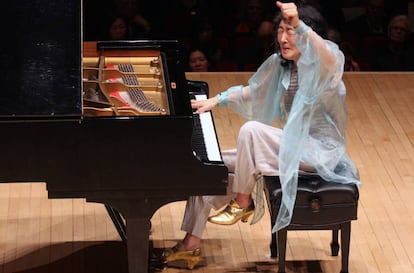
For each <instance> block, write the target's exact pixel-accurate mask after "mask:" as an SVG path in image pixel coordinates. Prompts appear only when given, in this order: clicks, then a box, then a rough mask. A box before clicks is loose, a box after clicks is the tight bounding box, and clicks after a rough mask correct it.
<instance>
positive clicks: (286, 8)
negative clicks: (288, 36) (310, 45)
mask: <svg viewBox="0 0 414 273" xmlns="http://www.w3.org/2000/svg"><path fill="white" fill-rule="evenodd" d="M276 6H277V7H278V8H279V9H280V12H282V15H283V18H285V20H286V23H288V24H289V25H291V26H292V27H294V28H296V27H297V26H299V14H298V8H297V6H296V4H295V3H282V2H280V1H276Z"/></svg>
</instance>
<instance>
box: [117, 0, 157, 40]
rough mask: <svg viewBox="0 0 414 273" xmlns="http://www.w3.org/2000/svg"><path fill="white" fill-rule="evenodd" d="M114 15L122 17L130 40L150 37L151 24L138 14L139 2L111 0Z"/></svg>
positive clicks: (136, 0)
mask: <svg viewBox="0 0 414 273" xmlns="http://www.w3.org/2000/svg"><path fill="white" fill-rule="evenodd" d="M113 4H114V13H115V15H116V16H119V17H122V18H123V19H124V20H125V22H126V24H127V30H128V35H127V36H128V37H129V38H131V39H145V38H149V37H151V24H150V22H149V20H147V19H146V18H145V17H144V16H143V14H141V12H140V3H139V0H113Z"/></svg>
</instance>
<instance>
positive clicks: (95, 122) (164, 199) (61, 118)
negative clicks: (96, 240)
mask: <svg viewBox="0 0 414 273" xmlns="http://www.w3.org/2000/svg"><path fill="white" fill-rule="evenodd" d="M62 39H66V38H62ZM62 43H63V42H62ZM28 45H29V46H30V45H31V44H30V43H28ZM37 46H38V44H36V43H34V47H37ZM62 47H63V45H62ZM73 52H75V53H76V54H77V55H76V54H75V55H76V56H64V58H69V59H71V60H72V58H75V59H76V58H79V60H81V62H80V63H77V62H68V61H66V60H59V62H62V65H63V64H65V65H68V64H71V65H72V66H73V67H72V68H68V67H66V68H65V69H69V70H70V71H71V74H70V75H67V78H69V80H70V82H64V85H63V86H61V88H56V87H57V86H59V83H60V82H59V79H58V78H56V77H55V74H56V73H60V72H55V71H54V70H48V71H47V72H45V73H49V74H48V75H47V77H45V75H43V76H42V77H41V80H43V81H44V82H43V83H42V85H41V87H42V88H39V89H36V85H35V86H34V87H33V88H34V89H31V90H28V89H25V87H24V86H23V88H20V89H19V88H17V87H16V88H15V87H14V86H13V84H14V85H16V83H15V82H12V83H10V82H8V83H7V85H6V89H7V91H8V92H10V93H12V92H15V93H18V94H17V95H16V94H13V100H10V99H9V98H8V97H7V96H8V94H7V93H2V94H1V96H2V97H0V101H8V102H11V101H13V103H15V104H16V107H12V105H7V106H3V105H0V128H1V132H2V133H1V134H0V148H1V150H2V152H3V155H5V156H3V157H2V159H1V164H0V182H27V181H30V182H45V183H46V185H47V190H48V196H49V198H86V200H87V201H89V202H99V203H102V204H105V206H106V207H107V209H108V212H110V215H111V218H112V220H114V223H115V225H116V226H117V228H118V231H120V235H121V238H122V239H123V240H126V244H127V251H128V264H129V265H128V266H129V272H130V273H148V260H149V256H148V254H149V229H150V219H151V217H152V215H153V213H154V212H155V211H156V210H157V209H158V208H160V207H161V206H163V205H165V204H167V203H169V202H173V201H178V200H186V199H187V197H188V196H190V195H210V194H225V192H226V182H227V168H226V167H225V166H224V164H223V162H222V160H221V156H220V152H219V146H218V142H217V138H216V135H215V131H214V123H213V120H212V117H211V115H206V117H207V118H205V117H203V118H202V120H201V122H200V128H201V130H202V133H201V134H198V136H201V137H203V138H205V136H207V134H209V135H210V137H207V138H205V139H207V141H206V144H205V145H199V144H198V143H197V142H198V140H197V138H196V137H195V134H193V131H194V132H195V131H197V130H198V129H199V128H197V127H198V126H197V125H195V120H196V118H195V117H196V116H195V115H193V112H192V109H191V106H190V103H189V100H190V94H191V93H192V92H193V91H194V90H195V92H199V91H200V90H198V89H200V88H199V87H200V86H203V88H201V89H204V90H205V88H206V85H205V83H197V82H191V81H187V80H186V79H185V75H184V72H183V70H182V68H181V55H180V54H181V52H180V51H179V50H178V48H177V42H176V41H122V42H116V43H109V42H107V43H105V42H101V43H98V45H97V52H98V54H97V55H96V56H83V57H82V56H81V54H80V49H79V51H77V50H76V47H75V49H74V48H70V49H68V50H67V51H65V50H63V53H62V54H63V55H64V54H73ZM18 53H19V52H18V51H17V52H16V54H18ZM35 57H37V58H39V62H40V63H41V62H43V61H44V60H45V56H42V55H38V56H33V58H35ZM46 59H47V61H50V60H49V59H48V58H46ZM78 66H79V67H78ZM121 66H125V67H127V69H128V71H123V69H120V68H121ZM15 72H16V73H18V71H17V70H16V71H15ZM30 73H34V71H30ZM131 78H133V80H132V81H130V80H131ZM69 80H68V79H66V80H65V81H69ZM17 84H19V83H17ZM196 89H197V90H196ZM19 92H20V93H21V94H23V93H31V96H30V97H29V99H30V98H33V96H39V98H37V99H36V100H33V101H32V102H36V101H37V100H42V99H43V100H46V101H47V103H43V104H42V105H39V106H38V107H32V109H33V111H32V112H28V111H27V110H26V109H21V108H20V107H19V105H28V104H30V102H27V101H25V100H26V99H27V97H25V96H20V95H19ZM114 92H115V93H114ZM45 95H47V96H49V97H43V98H42V96H45ZM60 95H62V96H63V95H64V96H68V97H69V98H66V99H65V100H63V99H62V98H60V97H59V96H60ZM4 99H6V100H4ZM19 99H20V100H22V101H19ZM14 100H15V101H14ZM77 100H79V101H77ZM54 101H59V102H62V107H59V106H60V105H58V104H55V103H54ZM65 101H66V102H67V103H73V102H74V101H75V104H76V105H70V106H68V105H66V103H65ZM68 109H69V110H68ZM207 123H209V125H207ZM209 143H210V144H209ZM211 151H214V153H212V152H211ZM204 155H205V156H204ZM120 215H122V217H120ZM124 219H125V222H123V221H124ZM124 224H125V225H124Z"/></svg>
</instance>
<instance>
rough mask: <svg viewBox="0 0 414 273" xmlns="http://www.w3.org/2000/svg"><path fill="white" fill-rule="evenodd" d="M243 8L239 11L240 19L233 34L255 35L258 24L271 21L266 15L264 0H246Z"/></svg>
mask: <svg viewBox="0 0 414 273" xmlns="http://www.w3.org/2000/svg"><path fill="white" fill-rule="evenodd" d="M244 3H245V6H244V7H242V8H241V10H240V19H239V21H238V23H237V24H236V26H235V29H234V32H235V33H251V34H253V35H256V34H257V30H258V28H259V26H260V24H261V23H262V22H263V21H265V20H269V19H270V20H271V17H269V16H268V15H267V11H266V7H267V4H266V3H267V2H266V1H265V0H246V1H245V2H244Z"/></svg>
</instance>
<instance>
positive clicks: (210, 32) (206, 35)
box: [191, 19, 224, 64]
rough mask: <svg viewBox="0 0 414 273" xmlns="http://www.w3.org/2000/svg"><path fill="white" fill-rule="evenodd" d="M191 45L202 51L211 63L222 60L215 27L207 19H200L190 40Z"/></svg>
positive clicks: (221, 50) (221, 49)
mask: <svg viewBox="0 0 414 273" xmlns="http://www.w3.org/2000/svg"><path fill="white" fill-rule="evenodd" d="M191 47H192V48H198V49H200V50H201V51H203V52H204V53H205V54H206V56H207V58H208V59H209V60H210V62H211V63H212V64H214V63H217V62H220V61H222V60H223V53H224V52H223V51H224V50H223V48H221V47H220V44H219V41H218V37H217V34H216V29H215V28H214V26H213V24H212V23H211V22H210V20H208V19H204V20H200V22H199V24H198V25H197V26H196V30H195V32H194V34H193V37H192V40H191Z"/></svg>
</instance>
